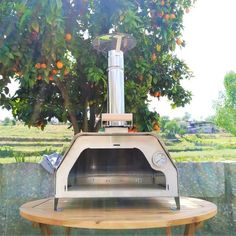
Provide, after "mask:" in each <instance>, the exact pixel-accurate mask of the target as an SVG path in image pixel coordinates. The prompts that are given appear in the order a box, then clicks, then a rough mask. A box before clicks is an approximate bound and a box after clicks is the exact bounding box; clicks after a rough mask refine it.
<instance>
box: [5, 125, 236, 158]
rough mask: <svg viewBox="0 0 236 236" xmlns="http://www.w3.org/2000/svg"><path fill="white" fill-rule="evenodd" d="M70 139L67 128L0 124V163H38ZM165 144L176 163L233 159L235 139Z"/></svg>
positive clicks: (222, 136) (205, 138)
mask: <svg viewBox="0 0 236 236" xmlns="http://www.w3.org/2000/svg"><path fill="white" fill-rule="evenodd" d="M72 138H73V132H72V130H71V129H68V128H67V126H66V125H48V126H47V127H46V128H45V130H44V131H41V130H39V129H37V128H30V129H29V128H28V127H27V126H24V125H22V124H18V125H15V126H3V125H0V163H12V162H26V161H30V162H39V161H41V160H42V158H43V157H42V155H43V154H51V153H53V152H58V153H61V154H63V153H64V152H65V150H66V149H67V148H68V146H69V143H70V141H71V139H72ZM164 142H165V144H166V146H167V148H168V150H169V152H170V153H171V156H172V157H173V159H175V160H176V161H197V162H199V161H224V160H236V137H233V136H231V135H230V134H225V133H223V134H215V135H207V134H197V135H185V136H183V137H181V138H180V139H179V140H174V141H171V140H168V139H166V140H164Z"/></svg>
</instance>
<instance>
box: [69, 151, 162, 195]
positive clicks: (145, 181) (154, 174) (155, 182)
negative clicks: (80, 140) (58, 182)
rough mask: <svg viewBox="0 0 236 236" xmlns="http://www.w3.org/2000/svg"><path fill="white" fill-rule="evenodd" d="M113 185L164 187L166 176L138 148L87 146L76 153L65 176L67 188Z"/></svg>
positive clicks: (71, 189) (72, 189)
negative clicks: (94, 147)
mask: <svg viewBox="0 0 236 236" xmlns="http://www.w3.org/2000/svg"><path fill="white" fill-rule="evenodd" d="M114 186H115V187H116V188H119V187H121V188H123V187H126V188H127V187H129V188H132V187H134V188H137V187H142V188H145V187H147V188H155V189H166V178H165V175H164V173H163V172H161V171H157V170H154V169H153V168H152V167H151V165H150V164H149V162H148V161H147V159H146V157H145V156H144V154H143V153H142V151H140V150H139V149H137V148H107V149H106V148H104V149H101V148H100V149H92V148H87V149H85V150H84V151H82V152H81V154H80V155H79V156H78V158H77V160H76V162H75V164H74V165H73V167H72V169H71V170H70V172H69V176H68V179H67V189H68V191H74V190H76V189H78V188H84V187H90V188H102V187H108V188H109V187H114Z"/></svg>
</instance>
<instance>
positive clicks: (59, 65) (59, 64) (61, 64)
mask: <svg viewBox="0 0 236 236" xmlns="http://www.w3.org/2000/svg"><path fill="white" fill-rule="evenodd" d="M56 65H57V68H58V69H62V68H63V66H64V65H63V63H62V62H61V61H58V62H57V64H56Z"/></svg>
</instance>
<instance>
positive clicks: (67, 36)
mask: <svg viewBox="0 0 236 236" xmlns="http://www.w3.org/2000/svg"><path fill="white" fill-rule="evenodd" d="M71 39H72V35H71V34H70V33H67V34H66V35H65V40H66V41H67V42H70V41H71Z"/></svg>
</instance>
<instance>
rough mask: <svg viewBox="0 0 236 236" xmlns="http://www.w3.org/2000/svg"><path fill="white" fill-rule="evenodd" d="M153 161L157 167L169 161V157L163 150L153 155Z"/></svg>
mask: <svg viewBox="0 0 236 236" xmlns="http://www.w3.org/2000/svg"><path fill="white" fill-rule="evenodd" d="M152 162H153V164H154V165H155V166H157V167H163V166H164V165H165V164H166V163H167V157H166V155H165V154H164V153H162V152H156V153H154V154H153V156H152Z"/></svg>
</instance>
